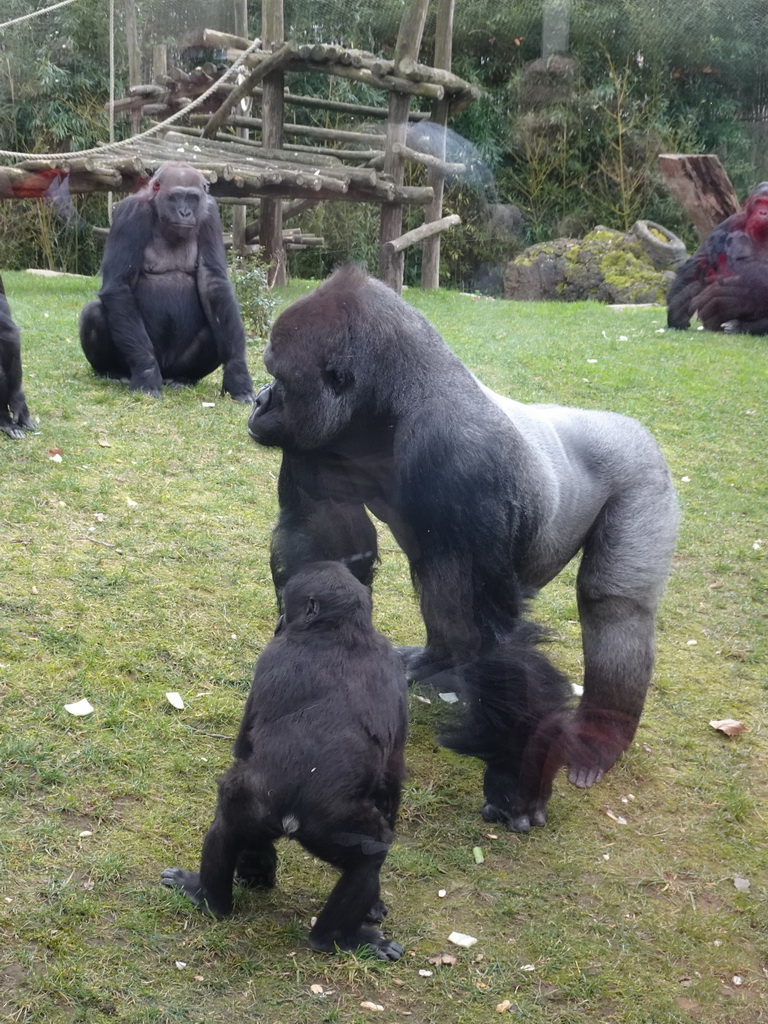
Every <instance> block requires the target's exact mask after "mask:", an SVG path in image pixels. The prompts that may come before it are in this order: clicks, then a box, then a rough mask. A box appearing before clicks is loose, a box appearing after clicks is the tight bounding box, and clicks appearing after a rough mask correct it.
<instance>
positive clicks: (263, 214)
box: [259, 0, 286, 285]
mask: <svg viewBox="0 0 768 1024" xmlns="http://www.w3.org/2000/svg"><path fill="white" fill-rule="evenodd" d="M284 32H285V28H284V24H283V0H262V8H261V37H262V46H263V47H264V49H265V50H267V49H269V48H270V47H273V46H275V45H278V46H279V45H280V43H282V42H284V38H283V36H284ZM284 80H285V75H284V74H283V71H282V69H279V70H277V71H273V72H272V73H271V74H269V75H267V77H266V78H265V79H264V83H263V92H262V96H261V116H262V121H263V124H262V129H261V140H262V144H263V145H264V146H266V147H268V148H270V149H282V146H283V87H284V84H285V83H284ZM282 207H283V204H282V200H281V199H266V198H264V199H262V201H261V208H260V210H259V242H260V244H261V247H262V249H263V252H264V256H265V257H266V259H267V262H268V263H269V264H270V265H271V267H272V269H271V270H270V272H269V283H270V284H271V285H273V284H276V285H284V284H285V279H286V275H285V250H284V248H283V214H282Z"/></svg>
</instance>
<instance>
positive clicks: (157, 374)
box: [80, 163, 253, 402]
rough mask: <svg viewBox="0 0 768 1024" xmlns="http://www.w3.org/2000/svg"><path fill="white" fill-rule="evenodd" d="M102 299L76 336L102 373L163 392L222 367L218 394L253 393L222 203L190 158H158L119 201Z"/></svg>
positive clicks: (244, 396)
mask: <svg viewBox="0 0 768 1024" xmlns="http://www.w3.org/2000/svg"><path fill="white" fill-rule="evenodd" d="M101 274H102V282H103V283H102V288H101V291H100V292H99V297H98V298H97V299H94V300H93V301H92V302H89V303H88V304H87V305H86V306H85V307H84V309H83V311H82V313H81V314H80V343H81V345H82V347H83V352H84V353H85V357H86V359H87V360H88V362H89V363H90V364H91V366H92V367H93V368H94V370H95V371H96V373H98V374H101V375H103V376H106V377H117V378H118V379H121V380H122V379H125V380H126V381H127V383H128V384H130V387H131V388H132V390H134V391H146V392H147V393H148V394H150V395H154V396H155V397H159V395H160V388H161V386H162V385H163V384H168V385H171V386H179V385H182V384H193V383H195V382H196V381H198V380H199V379H200V378H201V377H205V376H207V375H208V374H209V373H212V372H213V371H214V370H215V369H216V367H217V366H223V367H224V379H223V383H222V389H221V390H222V394H223V393H224V392H228V393H229V394H230V395H231V396H232V397H233V398H234V399H235V400H236V401H238V402H251V401H253V383H252V381H251V377H250V374H249V373H248V368H247V366H246V363H245V331H244V329H243V323H242V320H241V319H240V312H239V310H238V308H237V302H236V301H235V295H234V292H233V290H232V285H231V284H230V283H229V280H228V278H227V260H226V254H225V251H224V241H223V238H222V233H221V220H220V218H219V211H218V207H217V206H216V203H215V202H214V200H213V199H211V197H210V196H209V195H208V187H207V184H206V181H205V179H204V178H203V176H202V174H200V172H199V171H197V170H195V168H194V167H191V166H190V165H189V164H186V163H166V164H163V165H162V166H160V167H159V168H158V169H157V171H156V172H155V173H154V175H153V176H152V178H150V180H149V182H148V183H147V185H146V186H145V187H144V188H143V189H141V191H139V192H137V193H136V194H135V195H132V196H127V197H126V198H125V199H123V200H122V202H120V203H118V205H117V206H116V207H115V212H114V218H113V221H112V228H111V229H110V232H109V235H108V236H107V243H106V246H105V249H104V260H103V263H102V267H101Z"/></svg>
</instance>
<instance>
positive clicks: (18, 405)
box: [0, 277, 37, 440]
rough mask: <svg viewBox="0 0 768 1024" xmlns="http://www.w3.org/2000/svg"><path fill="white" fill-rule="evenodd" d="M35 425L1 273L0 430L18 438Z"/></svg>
mask: <svg viewBox="0 0 768 1024" xmlns="http://www.w3.org/2000/svg"><path fill="white" fill-rule="evenodd" d="M36 429H37V428H36V425H35V421H34V420H33V419H32V417H31V416H30V414H29V409H28V408H27V401H26V399H25V397H24V392H23V391H22V389H21V335H20V334H19V329H18V327H17V326H16V324H15V323H14V322H13V318H12V317H11V309H10V306H9V305H8V300H7V299H6V297H5V288H4V287H3V279H2V278H1V277H0V430H2V431H3V433H4V434H7V435H8V437H12V438H14V439H15V440H18V439H19V438H21V437H24V433H25V431H27V430H36Z"/></svg>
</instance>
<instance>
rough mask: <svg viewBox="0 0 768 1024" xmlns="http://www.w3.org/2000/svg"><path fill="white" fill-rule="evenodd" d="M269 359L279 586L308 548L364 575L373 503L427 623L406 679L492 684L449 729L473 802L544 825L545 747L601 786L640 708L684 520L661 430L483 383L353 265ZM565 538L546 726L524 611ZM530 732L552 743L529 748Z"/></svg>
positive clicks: (268, 438)
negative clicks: (567, 580)
mask: <svg viewBox="0 0 768 1024" xmlns="http://www.w3.org/2000/svg"><path fill="white" fill-rule="evenodd" d="M264 362H265V364H266V367H267V369H268V370H269V372H270V373H271V374H273V376H274V377H275V381H274V383H272V384H271V385H269V386H267V387H266V388H264V389H262V391H261V392H260V394H259V396H258V397H257V400H256V403H255V405H254V409H253V411H252V413H251V416H250V419H249V431H250V433H251V435H252V437H253V438H254V439H255V440H256V441H257V442H259V443H260V444H263V445H268V446H278V447H281V448H282V449H283V462H282V467H281V471H280V480H279V485H278V493H279V498H280V516H279V519H278V522H277V526H276V528H275V531H274V534H273V551H272V564H273V568H274V570H275V581H276V584H277V587H278V589H279V588H280V587H281V586H282V584H283V582H284V581H285V580H290V577H291V576H292V574H293V573H294V572H295V571H296V570H297V569H299V568H300V567H301V565H302V564H303V563H304V562H305V561H306V560H308V559H312V558H315V559H318V558H327V557H333V558H342V559H343V560H344V561H345V562H346V564H348V565H349V566H350V568H351V569H352V571H353V572H354V573H355V575H356V576H357V577H358V578H359V579H361V580H363V581H364V582H366V583H367V582H370V581H371V578H372V573H373V566H374V562H375V559H376V546H375V532H374V531H373V528H372V524H371V522H370V520H369V519H368V516H367V513H366V507H367V508H368V509H370V511H371V512H372V513H373V514H374V515H375V516H377V517H378V518H379V519H382V520H383V521H384V522H386V523H387V524H388V525H389V526H390V528H391V530H392V532H393V534H394V536H395V538H396V540H397V542H398V544H399V545H400V547H401V548H402V549H403V551H404V552H405V553H406V555H407V556H408V560H409V562H410V567H411V573H412V576H413V579H414V582H415V584H416V588H417V590H418V592H419V596H420V602H421V611H422V615H423V617H424V622H425V625H426V632H427V645H426V648H424V649H420V648H419V649H416V650H415V651H413V652H412V653H411V654H410V656H409V658H408V665H407V672H408V676H409V678H410V679H420V680H425V679H427V678H428V677H430V676H433V677H434V676H435V674H438V673H440V679H441V682H440V688H441V689H445V690H450V689H453V690H459V691H462V692H463V694H464V695H465V696H466V697H468V699H469V702H470V705H471V706H472V707H474V708H475V709H476V710H477V709H480V710H482V707H484V706H486V707H487V704H488V691H489V687H488V686H487V685H486V680H488V679H491V680H492V679H496V680H497V682H498V687H500V688H501V689H499V692H498V700H497V701H496V707H495V708H488V711H489V713H488V714H477V713H475V714H474V715H473V717H472V718H471V719H470V721H471V722H474V725H473V727H472V728H470V730H469V731H470V732H473V733H474V738H473V740H472V742H470V741H469V739H468V737H467V735H466V732H465V735H464V737H463V739H462V742H461V744H460V745H459V746H460V748H461V749H462V750H463V751H465V752H468V753H469V752H473V753H475V754H476V756H478V757H480V758H481V759H482V760H483V761H485V763H486V773H485V784H484V789H485V798H486V799H485V805H484V808H483V814H484V816H485V817H486V819H487V820H489V821H493V820H501V821H503V822H504V823H505V824H506V825H507V827H508V828H510V829H512V830H514V831H524V830H525V829H527V828H529V827H530V826H531V825H532V824H542V823H543V822H544V820H545V817H546V810H545V808H546V798H547V796H548V793H549V790H550V788H551V781H552V778H551V777H552V775H554V772H555V771H556V769H557V766H558V764H562V763H563V762H565V763H567V764H568V766H569V777H570V780H571V782H573V783H574V784H575V785H577V786H581V787H588V786H591V785H593V784H594V783H596V782H598V781H599V780H600V779H601V778H602V776H603V774H604V773H605V772H606V771H608V769H609V768H610V767H611V766H612V765H613V764H614V763H615V761H616V760H617V759H618V758H619V757H620V755H621V754H622V752H623V751H624V750H626V749H627V747H628V745H629V743H630V742H631V740H632V737H633V736H634V733H635V729H636V727H637V723H638V720H639V718H640V714H641V712H642V709H643V703H644V700H645V695H646V691H647V689H648V683H649V680H650V677H651V671H652V667H653V660H654V632H655V614H656V607H657V604H658V601H659V598H660V596H661V593H662V590H663V588H664V584H665V581H666V577H667V573H668V570H669V564H670V559H671V556H672V550H673V547H674V542H675V534H676V529H677V520H678V511H677V501H676V498H675V494H674V490H673V487H672V484H671V481H670V477H669V472H668V470H667V467H666V465H665V463H664V459H663V457H662V455H661V452H660V451H659V449H658V447H657V445H656V443H655V442H654V440H653V439H652V438H651V436H650V435H649V434H648V432H647V431H646V430H645V429H644V428H643V427H642V426H640V424H639V423H637V422H635V421H634V420H631V419H629V418H627V417H625V416H620V415H616V414H614V413H608V412H592V411H586V410H583V409H566V408H561V407H559V406H549V405H548V406H543V405H532V406H525V405H521V404H520V403H518V402H514V401H512V400H511V399H508V398H503V397H502V396H501V395H497V394H495V393H494V392H493V391H491V390H490V389H489V388H486V387H484V386H483V385H482V384H481V383H480V382H479V381H478V380H477V378H475V377H474V376H473V375H472V374H471V373H470V372H469V371H468V370H467V369H466V367H464V366H463V365H462V364H461V362H460V361H459V360H458V359H457V357H456V356H455V355H453V353H452V352H451V351H450V350H449V349H448V347H447V346H446V344H445V342H444V341H443V340H442V338H441V337H440V336H439V335H438V333H437V332H436V331H435V330H434V328H433V327H432V326H431V325H430V324H429V323H428V322H427V321H426V320H425V319H424V317H423V316H421V315H420V314H419V313H418V312H416V311H415V310H414V309H412V308H411V307H410V306H408V305H406V303H404V302H403V301H402V300H401V299H400V298H399V297H398V296H397V295H395V293H394V292H393V291H391V290H390V289H389V288H387V287H386V286H385V285H383V284H382V283H381V282H379V281H376V280H374V279H373V278H369V277H367V276H366V275H365V274H364V273H363V272H362V271H361V270H360V269H359V268H357V267H353V266H347V267H343V268H342V269H341V270H339V271H337V272H336V273H335V274H334V275H333V276H332V277H331V278H330V279H329V280H328V281H326V282H325V283H323V284H322V285H320V287H319V288H317V289H316V291H314V292H312V293H311V294H310V295H308V296H305V297H304V298H302V299H300V300H299V301H298V302H296V303H294V304H293V305H292V306H290V307H289V308H288V309H287V310H285V311H284V312H283V313H282V314H281V316H280V317H279V318H278V319H277V321H276V323H275V325H274V327H273V330H272V336H271V340H270V342H269V345H268V346H267V349H266V351H265V353H264ZM334 524H337V525H338V530H337V531H336V533H335V534H334V530H333V527H334ZM579 550H581V551H582V559H581V566H580V569H579V572H578V578H577V597H578V605H579V616H580V619H581V629H582V642H583V648H584V696H583V699H582V701H581V703H580V705H579V707H578V709H577V710H576V711H575V713H574V714H572V715H571V714H566V713H565V712H563V711H561V712H560V713H559V715H558V716H555V717H556V718H557V720H558V721H559V726H558V727H557V728H555V726H554V723H553V720H552V713H551V712H552V708H553V706H554V707H557V706H558V705H562V699H561V698H562V688H561V687H560V684H559V682H558V680H557V678H556V673H555V670H554V669H553V668H552V667H551V666H550V665H549V664H548V662H546V660H545V659H544V658H543V656H542V655H540V654H539V653H538V652H537V651H536V650H535V649H534V646H533V644H532V641H533V639H534V637H533V634H532V633H531V632H530V630H529V629H528V627H527V626H525V624H524V622H523V619H522V616H523V613H524V609H525V602H526V599H527V598H528V597H530V596H532V595H533V594H534V593H535V591H536V590H537V589H538V588H540V587H542V586H544V585H545V584H546V583H548V582H549V581H550V580H551V579H552V578H553V577H554V576H556V575H557V573H559V572H560V570H561V569H562V568H563V567H564V566H565V565H567V563H568V562H569V561H570V560H571V559H572V558H573V557H574V556H575V555H576V554H577V553H578V552H579ZM544 666H547V667H546V668H545V667H544ZM515 686H518V687H519V694H518V696H517V698H516V699H515V698H514V695H513V693H512V691H513V690H514V688H515ZM519 719H522V725H521V723H520V721H518V720H519ZM543 735H546V736H548V737H549V742H550V744H551V746H552V750H551V752H550V753H549V754H548V755H547V757H540V756H539V755H538V754H537V755H536V756H533V755H529V749H530V750H533V749H537V748H538V747H539V746H540V738H541V736H543ZM449 742H450V741H449Z"/></svg>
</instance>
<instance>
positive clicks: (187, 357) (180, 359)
mask: <svg viewBox="0 0 768 1024" xmlns="http://www.w3.org/2000/svg"><path fill="white" fill-rule="evenodd" d="M157 357H158V363H159V364H160V372H161V373H162V375H163V384H166V385H168V386H169V387H184V386H186V385H190V384H196V383H197V382H198V381H199V380H201V379H202V378H203V377H207V376H208V374H209V373H213V371H214V370H215V369H216V367H217V366H221V359H220V357H219V354H218V352H217V350H216V342H215V340H214V337H213V334H212V333H211V330H210V328H209V327H208V326H207V325H205V326H204V327H201V328H200V329H199V330H198V331H197V332H196V334H195V335H194V336H193V337H191V338H189V337H185V338H181V339H176V341H175V343H172V344H170V345H169V346H168V348H167V349H166V350H165V351H158V352H157Z"/></svg>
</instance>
